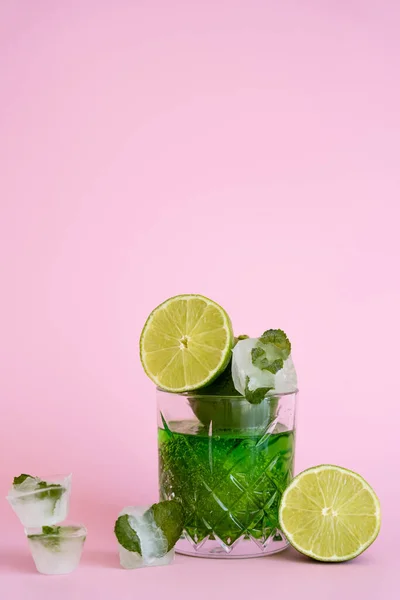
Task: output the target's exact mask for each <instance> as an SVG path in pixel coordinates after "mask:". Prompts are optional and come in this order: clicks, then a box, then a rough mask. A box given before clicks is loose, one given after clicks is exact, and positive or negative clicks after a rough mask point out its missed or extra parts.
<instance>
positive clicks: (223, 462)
mask: <svg viewBox="0 0 400 600" xmlns="http://www.w3.org/2000/svg"><path fill="white" fill-rule="evenodd" d="M165 427H166V428H165V429H159V431H158V440H159V476H160V490H161V497H162V499H172V498H176V499H177V500H179V501H180V502H181V503H182V505H183V507H184V509H185V514H186V516H185V530H186V532H187V533H188V534H189V536H190V537H191V538H192V540H193V541H194V542H195V543H196V544H199V543H200V542H202V541H203V540H204V539H205V538H206V537H207V536H210V539H215V538H216V537H217V538H219V539H220V540H221V541H222V542H223V543H224V544H226V545H227V546H230V545H231V544H233V543H234V542H235V541H236V540H237V539H239V538H240V537H241V536H242V535H245V536H246V537H248V536H252V537H253V538H255V539H256V540H257V541H259V542H260V543H264V542H265V541H266V540H267V539H268V538H269V537H270V536H271V535H272V536H275V539H276V540H278V541H279V540H280V539H281V537H280V534H279V531H276V530H277V529H278V528H279V521H278V510H279V503H280V499H281V495H282V492H283V491H284V489H285V488H286V487H287V485H288V484H289V482H290V480H291V479H292V476H293V456H294V432H293V431H287V430H284V428H283V427H281V430H280V426H279V425H278V426H276V427H275V428H274V433H265V432H264V433H254V430H253V431H252V430H247V431H246V430H245V431H227V432H214V433H212V434H211V432H210V434H209V431H208V430H207V429H206V428H204V427H202V426H201V425H200V424H199V423H198V422H197V421H175V422H169V423H168V425H166V424H165Z"/></svg>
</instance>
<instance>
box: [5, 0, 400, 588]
mask: <svg viewBox="0 0 400 600" xmlns="http://www.w3.org/2000/svg"><path fill="white" fill-rule="evenodd" d="M399 24H400V8H399V3H398V2H396V1H393V2H390V1H382V0H365V1H361V0H360V1H357V0H352V1H347V2H319V1H317V0H306V1H305V2H296V1H294V0H292V1H287V2H278V1H276V2H273V1H272V0H263V1H261V0H259V1H258V0H246V1H244V0H242V1H241V0H229V1H228V0H226V1H220V0H213V1H211V0H202V1H201V2H200V1H197V2H196V1H194V0H193V1H191V2H185V1H184V0H181V1H177V0H170V1H169V2H164V1H162V0H158V1H156V0H149V1H147V2H140V1H128V0H125V1H123V0H116V1H115V2H107V1H105V0H96V1H90V0H85V1H82V0H79V1H78V0H69V1H68V2H66V1H65V2H62V0H60V1H59V2H54V1H52V0H47V1H46V0H37V1H36V2H30V1H28V0H25V1H21V0H19V1H18V0H17V1H15V2H12V1H11V0H5V1H3V2H2V3H1V5H0V73H1V88H2V93H1V96H0V108H1V111H0V131H1V143H0V161H1V162H0V164H1V170H2V173H1V177H0V223H1V235H0V269H1V283H2V292H1V311H0V339H1V344H0V398H1V406H2V413H1V419H0V456H1V461H0V487H1V490H3V494H4V495H5V494H6V491H7V488H8V486H9V484H10V481H11V479H12V477H13V476H14V475H16V474H19V473H20V472H21V471H25V472H26V471H27V472H34V473H38V474H40V473H42V472H68V471H72V472H73V477H74V481H73V495H72V508H71V518H72V519H76V520H82V521H83V522H84V523H85V524H86V525H87V527H88V530H89V536H88V540H87V547H86V553H85V555H84V558H83V562H82V565H81V567H80V569H79V570H78V571H77V572H75V573H74V574H72V575H70V576H64V577H59V578H57V577H55V578H46V577H43V576H40V575H38V574H36V573H35V572H34V569H33V565H32V563H31V559H30V556H29V554H28V549H27V546H26V545H25V540H24V538H23V533H22V530H21V527H20V525H19V523H18V522H17V520H16V518H15V516H14V515H13V514H12V512H11V510H10V508H9V507H8V506H7V504H6V502H5V501H2V502H0V521H1V529H2V535H1V537H0V597H1V598H2V599H3V598H7V599H8V598H13V599H14V598H15V599H17V600H19V599H22V598H27V597H28V595H27V594H28V593H29V598H30V599H31V598H32V599H35V598H40V599H41V600H45V599H46V598H50V597H51V598H54V597H55V595H57V598H61V599H62V598H70V597H71V598H72V597H74V598H89V597H92V595H93V596H95V597H97V598H111V597H116V598H132V597H133V596H132V594H134V595H135V597H138V598H146V597H151V594H152V593H153V594H154V596H155V595H157V597H162V598H163V599H164V600H168V599H169V598H171V599H172V598H174V599H175V598H177V597H183V596H185V597H188V598H204V597H206V596H208V597H218V595H221V596H222V595H223V596H224V597H229V598H241V597H244V596H245V595H253V596H256V595H257V596H259V595H260V594H262V595H263V596H265V595H266V594H270V593H271V594H274V595H276V597H280V598H292V597H294V596H295V595H296V597H301V598H303V597H304V598H307V599H311V598H318V597H321V594H324V597H325V598H339V597H343V598H348V597H356V598H359V597H360V598H361V597H362V598H376V597H378V596H380V595H382V597H383V595H384V597H385V598H387V599H389V598H390V599H391V598H397V597H398V595H396V592H395V588H394V576H395V574H396V572H395V564H397V566H398V564H399V560H398V555H397V544H396V542H397V539H398V537H399V533H400V521H399V516H398V515H399V512H398V506H399V502H400V494H399V491H398V489H399V487H398V473H399V468H398V464H399V449H398V448H399V444H398V421H399V417H400V408H399V392H398V390H397V387H398V386H397V379H398V360H399V356H398V343H397V342H398V339H399V335H400V322H399V316H398V314H399V305H400V284H399V276H398V273H399V256H400V252H399V250H400V248H399V234H398V228H399V225H398V223H399V217H400V214H399V213H400V210H399V184H400V176H399V173H400V170H399V167H400V165H399V156H400V112H399V108H398V107H399V105H400V86H399V82H398V74H399V72H400V44H399V39H398V30H399ZM184 292H198V293H203V294H205V295H207V296H210V297H211V298H213V299H215V300H216V301H218V302H220V303H221V304H222V305H223V306H224V307H225V308H226V309H227V310H228V312H229V313H230V315H231V317H232V320H233V323H234V327H235V330H236V332H238V333H249V334H251V335H256V334H259V333H261V332H262V331H263V330H264V329H265V328H269V327H282V328H284V329H285V330H286V331H287V332H288V334H289V335H290V338H291V339H292V342H293V346H294V357H295V361H296V366H297V369H298V373H299V378H300V388H301V410H300V415H299V429H298V445H297V470H298V471H300V470H302V469H303V468H306V467H309V466H312V465H315V464H318V463H321V462H332V463H336V464H340V465H342V466H346V467H348V468H350V469H354V470H356V471H358V472H360V473H361V474H362V475H364V477H366V479H367V480H368V481H369V482H370V483H371V484H372V485H373V486H374V488H375V489H376V491H377V493H378V494H379V496H380V498H381V502H382V511H383V523H382V531H381V535H380V536H379V538H378V540H377V541H376V543H375V544H374V545H373V547H372V548H371V549H370V550H369V551H367V552H366V553H365V554H364V555H363V556H362V557H360V558H359V559H357V560H356V561H353V562H352V563H350V564H346V565H319V564H315V563H311V562H308V561H306V560H304V559H302V558H300V557H299V556H298V555H297V554H295V553H294V552H292V551H290V552H288V553H285V554H282V555H279V556H276V557H272V558H266V559H258V560H248V561H239V562H237V561H234V562H226V561H225V562H220V561H214V562H213V561H207V560H199V559H189V558H184V557H178V559H177V561H176V564H175V565H174V566H173V567H171V568H158V569H152V570H148V569H147V570H142V571H140V572H134V573H133V572H124V571H122V570H120V569H119V568H118V564H117V558H116V549H115V544H114V540H113V535H112V527H113V521H114V519H115V517H116V515H117V513H118V512H119V510H120V509H121V507H122V506H124V505H126V504H132V503H144V502H149V503H150V502H152V501H154V500H155V499H156V498H157V466H156V465H157V462H156V461H157V456H156V431H155V425H156V422H155V419H156V415H155V399H154V391H153V388H152V385H151V383H150V382H149V381H148V380H147V379H146V377H145V375H144V374H143V372H142V369H141V366H140V362H139V359H138V350H137V344H138V337H139V334H140V331H141V327H142V325H143V322H144V320H145V318H146V316H147V314H148V313H149V311H150V310H151V309H152V308H153V307H154V306H156V305H157V304H158V303H159V302H160V301H162V300H164V299H165V298H167V297H168V296H171V295H173V294H177V293H184ZM396 473H397V476H396ZM183 592H184V594H183ZM73 594H74V595H73ZM177 594H178V595H177ZM179 594H180V595H179Z"/></svg>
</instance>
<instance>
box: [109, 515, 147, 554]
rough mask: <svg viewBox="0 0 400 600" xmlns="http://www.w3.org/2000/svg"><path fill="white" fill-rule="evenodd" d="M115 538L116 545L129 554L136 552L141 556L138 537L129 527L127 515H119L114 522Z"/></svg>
mask: <svg viewBox="0 0 400 600" xmlns="http://www.w3.org/2000/svg"><path fill="white" fill-rule="evenodd" d="M114 533H115V537H116V538H117V540H118V543H119V544H120V545H121V546H122V547H123V548H125V550H129V552H137V553H138V554H140V556H141V555H142V548H141V545H140V540H139V537H138V535H137V533H136V531H135V530H134V529H132V527H131V526H130V523H129V515H121V516H120V517H118V519H117V520H116V522H115V526H114Z"/></svg>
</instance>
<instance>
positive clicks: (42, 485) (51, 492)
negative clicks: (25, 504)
mask: <svg viewBox="0 0 400 600" xmlns="http://www.w3.org/2000/svg"><path fill="white" fill-rule="evenodd" d="M37 487H38V489H43V492H38V494H37V497H38V498H51V499H52V500H54V502H57V500H59V499H60V498H61V496H62V495H63V493H64V492H65V488H63V486H62V485H60V484H59V483H47V481H39V482H38V484H37ZM46 488H48V489H46Z"/></svg>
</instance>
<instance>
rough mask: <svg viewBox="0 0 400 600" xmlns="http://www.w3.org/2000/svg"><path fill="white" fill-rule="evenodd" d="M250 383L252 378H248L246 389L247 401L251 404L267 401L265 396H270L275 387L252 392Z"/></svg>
mask: <svg viewBox="0 0 400 600" xmlns="http://www.w3.org/2000/svg"><path fill="white" fill-rule="evenodd" d="M249 381H250V378H249V377H246V387H245V389H244V395H245V398H246V400H247V401H248V402H250V404H260V403H261V402H262V401H263V400H264V399H265V396H266V395H267V394H268V392H270V391H271V390H273V389H274V388H273V387H261V388H257V389H256V390H250V389H249Z"/></svg>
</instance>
